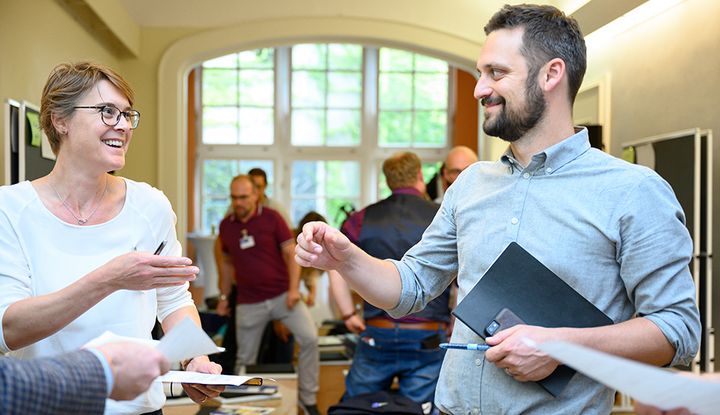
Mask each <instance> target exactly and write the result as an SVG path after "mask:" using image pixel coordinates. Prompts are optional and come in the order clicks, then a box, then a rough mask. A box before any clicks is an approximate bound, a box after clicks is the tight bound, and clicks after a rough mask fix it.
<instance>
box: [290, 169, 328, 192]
mask: <svg viewBox="0 0 720 415" xmlns="http://www.w3.org/2000/svg"><path fill="white" fill-rule="evenodd" d="M318 163H319V162H316V161H295V162H293V167H292V177H293V178H292V189H291V191H292V196H293V198H294V197H302V196H314V195H316V194H317V191H318V190H317V189H318V188H319V187H321V183H319V182H318V181H317V180H315V176H316V175H317V173H316V171H317V169H318V168H320V167H322V166H318Z"/></svg>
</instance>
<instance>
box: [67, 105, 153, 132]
mask: <svg viewBox="0 0 720 415" xmlns="http://www.w3.org/2000/svg"><path fill="white" fill-rule="evenodd" d="M73 108H74V109H78V108H84V109H94V110H98V112H99V113H100V119H101V120H102V122H103V124H105V125H107V126H108V127H115V126H116V125H118V123H119V122H120V116H123V117H125V120H126V121H127V122H128V123H129V124H130V129H131V130H134V129H136V128H137V126H138V124H140V112H138V111H136V110H127V111H120V110H119V109H118V108H117V107H114V106H112V105H89V106H82V107H73Z"/></svg>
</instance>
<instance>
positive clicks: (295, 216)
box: [290, 198, 327, 226]
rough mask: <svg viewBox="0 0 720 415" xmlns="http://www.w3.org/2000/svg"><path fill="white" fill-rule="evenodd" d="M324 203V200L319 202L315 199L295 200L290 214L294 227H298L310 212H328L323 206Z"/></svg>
mask: <svg viewBox="0 0 720 415" xmlns="http://www.w3.org/2000/svg"><path fill="white" fill-rule="evenodd" d="M322 202H323V200H317V199H314V198H307V199H296V200H294V201H293V203H292V211H291V212H290V216H291V218H292V219H290V220H291V221H292V222H293V226H297V224H298V223H299V222H300V219H302V218H303V216H305V215H307V214H308V213H310V212H313V211H315V212H318V213H320V212H326V211H327V209H325V207H324V206H322ZM323 216H325V215H323Z"/></svg>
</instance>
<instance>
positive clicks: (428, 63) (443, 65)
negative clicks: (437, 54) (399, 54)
mask: <svg viewBox="0 0 720 415" xmlns="http://www.w3.org/2000/svg"><path fill="white" fill-rule="evenodd" d="M415 70H416V71H418V72H447V71H448V64H447V62H445V61H443V60H440V59H435V58H431V57H430V56H424V55H415Z"/></svg>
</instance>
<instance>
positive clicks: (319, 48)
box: [292, 44, 327, 70]
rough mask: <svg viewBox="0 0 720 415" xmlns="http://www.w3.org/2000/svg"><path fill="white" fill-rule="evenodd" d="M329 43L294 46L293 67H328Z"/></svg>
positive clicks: (322, 68)
mask: <svg viewBox="0 0 720 415" xmlns="http://www.w3.org/2000/svg"><path fill="white" fill-rule="evenodd" d="M326 54H327V45H322V44H321V45H295V46H293V48H292V67H293V69H321V70H325V68H326V63H325V62H326V59H325V56H326Z"/></svg>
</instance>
